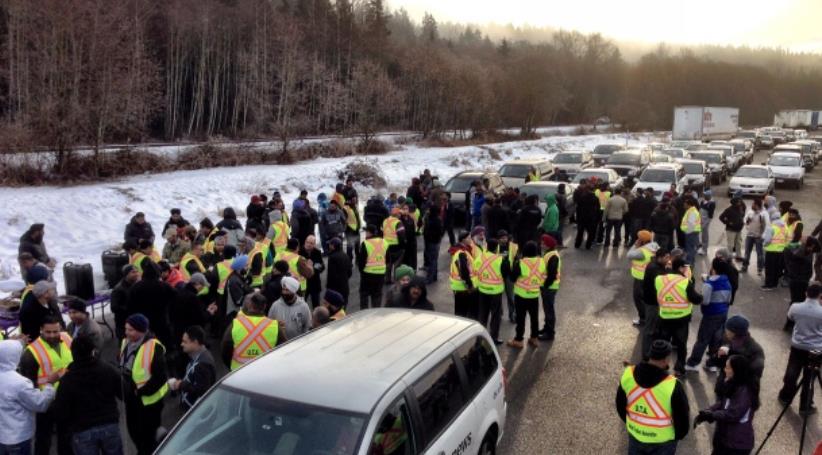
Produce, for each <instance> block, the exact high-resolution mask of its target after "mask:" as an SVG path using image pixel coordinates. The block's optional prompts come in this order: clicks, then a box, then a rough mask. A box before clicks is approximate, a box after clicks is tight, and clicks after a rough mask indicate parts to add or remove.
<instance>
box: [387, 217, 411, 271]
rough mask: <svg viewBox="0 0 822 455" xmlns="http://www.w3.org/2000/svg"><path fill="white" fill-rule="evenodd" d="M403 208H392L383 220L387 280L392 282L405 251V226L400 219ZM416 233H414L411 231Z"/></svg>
mask: <svg viewBox="0 0 822 455" xmlns="http://www.w3.org/2000/svg"><path fill="white" fill-rule="evenodd" d="M401 215H402V210H401V209H400V208H399V207H394V208H393V209H391V215H390V216H389V217H388V218H386V219H385V221H383V222H382V238H383V240H384V241H385V246H386V248H387V252H386V258H387V261H386V266H387V268H386V271H385V277H384V278H385V282H386V283H388V284H390V283H391V279H392V278H393V276H394V268H395V267H397V266H399V265H400V264H401V263H402V258H403V254H404V253H405V235H406V232H405V226H404V225H403V224H402V221H400V216H401ZM410 235H414V233H413V232H412V233H410Z"/></svg>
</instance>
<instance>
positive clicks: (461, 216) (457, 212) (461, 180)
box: [443, 170, 505, 226]
mask: <svg viewBox="0 0 822 455" xmlns="http://www.w3.org/2000/svg"><path fill="white" fill-rule="evenodd" d="M474 182H482V184H483V186H484V187H485V188H487V189H488V191H489V192H490V193H491V194H493V195H495V196H499V195H501V194H502V192H503V191H505V184H503V183H502V177H500V175H499V173H497V172H489V171H476V170H474V171H463V172H460V173H459V174H457V175H455V176H453V177H451V178H450V179H449V180H448V181H447V182H446V183H445V186H444V187H443V189H444V190H445V191H446V192H448V193H449V194H451V206H452V207H453V208H454V224H455V225H457V226H462V225H464V224H465V220H466V218H465V217H467V216H468V214H469V212H470V210H468V206H467V202H468V201H466V199H467V197H468V190H470V189H471V184H472V183H474Z"/></svg>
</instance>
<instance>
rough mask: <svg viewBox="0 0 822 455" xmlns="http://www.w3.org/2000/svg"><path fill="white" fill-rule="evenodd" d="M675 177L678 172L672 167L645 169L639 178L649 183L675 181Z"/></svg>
mask: <svg viewBox="0 0 822 455" xmlns="http://www.w3.org/2000/svg"><path fill="white" fill-rule="evenodd" d="M675 177H676V172H675V171H673V170H671V169H645V172H643V173H642V176H641V177H640V178H639V180H640V181H641V182H648V183H663V182H664V183H673V182H674V181H675V180H676V179H675Z"/></svg>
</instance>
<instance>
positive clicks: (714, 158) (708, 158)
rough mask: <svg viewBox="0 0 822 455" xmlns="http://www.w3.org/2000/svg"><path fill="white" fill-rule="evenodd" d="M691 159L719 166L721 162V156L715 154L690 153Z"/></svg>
mask: <svg viewBox="0 0 822 455" xmlns="http://www.w3.org/2000/svg"><path fill="white" fill-rule="evenodd" d="M691 158H693V159H695V160H700V161H704V162H706V163H713V164H719V163H721V162H722V158H721V156H720V155H717V154H715V153H692V154H691Z"/></svg>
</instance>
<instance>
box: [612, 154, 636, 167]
mask: <svg viewBox="0 0 822 455" xmlns="http://www.w3.org/2000/svg"><path fill="white" fill-rule="evenodd" d="M608 164H628V165H631V166H638V165H639V154H637V153H615V154H613V155H611V157H610V158H608Z"/></svg>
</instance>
